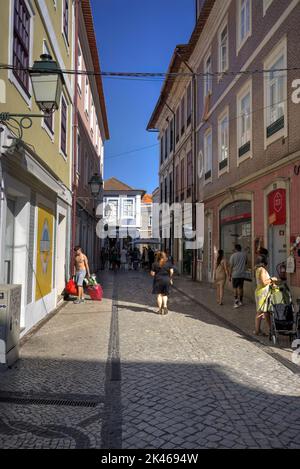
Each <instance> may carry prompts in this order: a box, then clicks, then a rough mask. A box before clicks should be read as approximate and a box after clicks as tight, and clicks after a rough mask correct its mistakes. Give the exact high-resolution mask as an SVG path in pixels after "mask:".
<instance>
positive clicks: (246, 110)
mask: <svg viewBox="0 0 300 469" xmlns="http://www.w3.org/2000/svg"><path fill="white" fill-rule="evenodd" d="M237 115H238V120H237V126H238V128H237V135H238V157H239V158H240V157H242V156H244V155H246V154H248V153H249V151H250V148H251V126H252V123H251V89H250V85H248V86H247V88H246V89H245V90H244V91H242V92H241V93H240V94H239V95H238V100H237Z"/></svg>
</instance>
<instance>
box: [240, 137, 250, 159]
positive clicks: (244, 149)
mask: <svg viewBox="0 0 300 469" xmlns="http://www.w3.org/2000/svg"><path fill="white" fill-rule="evenodd" d="M250 148H251V143H250V141H249V142H247V143H245V145H242V146H241V147H240V148H239V158H240V157H241V156H243V155H245V154H246V153H248V151H250Z"/></svg>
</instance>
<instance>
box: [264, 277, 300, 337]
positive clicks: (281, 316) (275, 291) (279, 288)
mask: <svg viewBox="0 0 300 469" xmlns="http://www.w3.org/2000/svg"><path fill="white" fill-rule="evenodd" d="M268 301H269V308H268V309H269V311H270V313H271V329H270V340H271V341H272V342H273V344H274V345H276V344H277V343H278V341H279V335H282V336H286V337H289V340H290V343H292V341H293V340H294V339H295V338H300V311H298V312H297V313H296V312H295V310H294V305H293V301H292V296H291V292H290V289H289V287H288V286H287V284H286V283H285V282H282V283H281V284H279V285H274V284H271V285H270V289H269V297H268Z"/></svg>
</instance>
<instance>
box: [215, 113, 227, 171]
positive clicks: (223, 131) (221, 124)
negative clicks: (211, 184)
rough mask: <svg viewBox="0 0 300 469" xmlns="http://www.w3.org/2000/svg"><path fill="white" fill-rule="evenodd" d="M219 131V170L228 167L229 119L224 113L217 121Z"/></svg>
mask: <svg viewBox="0 0 300 469" xmlns="http://www.w3.org/2000/svg"><path fill="white" fill-rule="evenodd" d="M218 129H219V170H220V171H221V170H223V169H224V168H226V167H227V166H228V156H229V119H228V111H226V112H225V113H224V114H223V115H222V116H221V117H220V118H219V120H218Z"/></svg>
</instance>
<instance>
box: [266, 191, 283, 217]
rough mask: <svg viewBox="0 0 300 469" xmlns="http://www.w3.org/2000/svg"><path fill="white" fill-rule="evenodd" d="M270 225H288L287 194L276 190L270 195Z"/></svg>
mask: <svg viewBox="0 0 300 469" xmlns="http://www.w3.org/2000/svg"><path fill="white" fill-rule="evenodd" d="M268 202H269V224H270V225H285V223H286V192H285V189H276V190H275V191H273V192H271V193H270V194H269V195H268Z"/></svg>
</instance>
